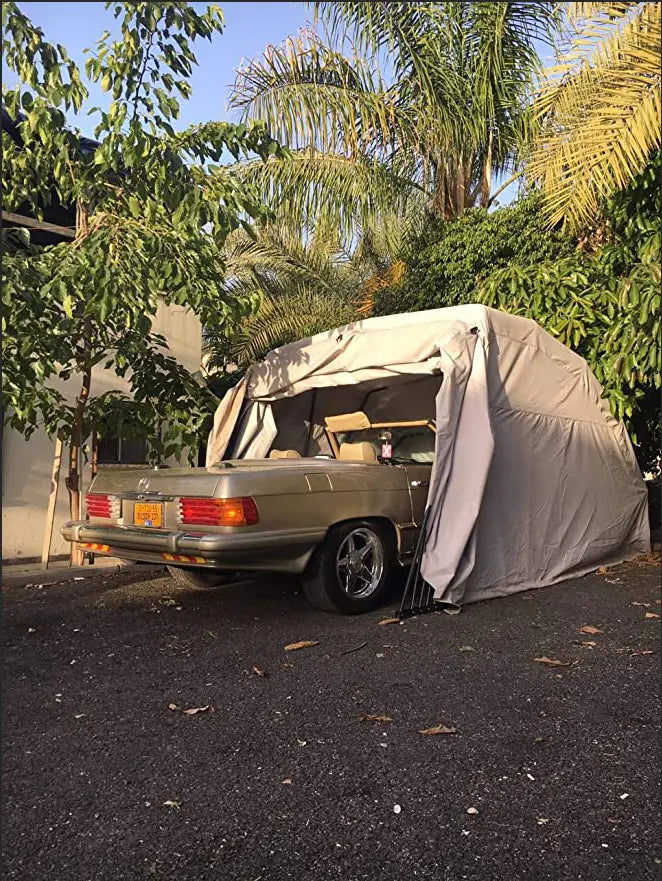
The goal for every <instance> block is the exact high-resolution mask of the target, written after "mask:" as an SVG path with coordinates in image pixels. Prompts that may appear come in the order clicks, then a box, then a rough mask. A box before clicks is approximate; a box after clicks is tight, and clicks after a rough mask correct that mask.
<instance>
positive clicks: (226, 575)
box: [168, 566, 237, 587]
mask: <svg viewBox="0 0 662 881" xmlns="http://www.w3.org/2000/svg"><path fill="white" fill-rule="evenodd" d="M168 572H169V573H170V574H171V575H172V577H173V578H174V580H175V581H176V582H177V584H179V585H180V586H181V587H221V586H222V585H224V584H228V583H229V582H230V581H232V580H233V579H234V578H236V574H237V573H236V572H219V571H218V570H215V569H181V568H180V567H179V566H168Z"/></svg>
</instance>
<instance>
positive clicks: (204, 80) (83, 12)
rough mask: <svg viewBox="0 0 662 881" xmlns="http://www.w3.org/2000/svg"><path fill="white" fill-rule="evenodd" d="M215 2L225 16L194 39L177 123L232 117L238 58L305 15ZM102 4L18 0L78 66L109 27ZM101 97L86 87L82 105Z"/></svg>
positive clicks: (81, 121) (291, 8) (298, 6)
mask: <svg viewBox="0 0 662 881" xmlns="http://www.w3.org/2000/svg"><path fill="white" fill-rule="evenodd" d="M193 5H194V6H195V7H197V8H198V9H199V10H200V11H202V10H203V9H204V8H205V7H206V6H207V4H206V3H194V4H193ZM218 5H219V6H220V7H221V9H222V10H223V14H224V16H225V30H224V32H223V35H222V36H217V37H215V38H214V40H213V41H212V43H209V42H208V41H207V40H200V41H198V42H196V44H195V54H196V56H197V58H198V63H199V66H198V68H197V69H196V71H195V72H194V74H193V77H192V79H191V85H192V86H193V96H192V98H191V100H190V101H187V102H182V103H181V114H180V118H179V120H178V123H177V127H178V128H179V127H182V128H185V127H186V126H188V125H191V124H193V123H196V122H206V121H208V120H211V119H213V120H220V119H226V120H232V119H234V118H236V117H235V116H234V115H233V114H231V113H229V112H228V110H227V107H226V104H227V98H228V94H229V86H230V85H231V84H232V82H233V81H234V71H235V70H236V68H237V67H239V65H240V63H241V60H242V58H252V57H253V56H254V55H257V54H258V53H259V52H261V51H262V50H263V49H264V48H265V46H266V45H267V44H268V43H276V44H277V43H280V42H281V41H282V40H284V39H285V38H286V37H287V36H289V35H290V34H292V33H295V32H296V31H297V30H298V29H299V28H300V27H302V26H303V25H304V24H305V23H306V21H308V20H310V17H311V12H310V11H309V10H308V8H307V7H306V6H305V5H304V4H303V3H250V2H248V3H226V2H223V0H220V2H219V3H218ZM104 6H105V4H104V3H103V2H85V3H68V2H65V3H62V2H40V3H20V2H19V8H20V9H21V11H22V12H23V13H24V14H25V15H27V16H29V18H31V19H32V21H33V23H34V24H36V25H39V26H40V27H41V28H42V29H43V31H44V34H45V36H46V39H48V40H50V41H51V42H55V43H61V44H62V45H63V46H65V47H66V49H67V52H68V53H69V55H70V56H71V57H72V58H73V59H74V61H76V63H77V64H79V65H80V66H81V67H82V66H83V64H84V63H85V55H84V54H83V50H84V49H85V48H88V47H91V46H92V45H93V44H94V42H95V41H96V40H97V39H98V38H99V37H100V36H101V34H102V33H103V31H104V30H109V31H111V33H113V32H114V25H115V20H114V18H113V14H112V10H106V9H105V8H104ZM3 81H4V82H5V83H7V84H10V83H11V79H9V78H8V77H5V76H3ZM107 102H108V97H107V96H106V95H104V93H103V92H102V91H101V89H99V88H94V87H93V89H91V90H90V100H89V103H88V107H94V106H98V105H103V104H104V103H107ZM72 121H74V119H73V118H72ZM75 123H76V125H78V127H79V128H80V129H81V131H82V133H83V134H84V135H88V136H91V135H92V130H93V128H94V117H87V116H86V115H85V114H82V115H79V116H78V117H76V118H75Z"/></svg>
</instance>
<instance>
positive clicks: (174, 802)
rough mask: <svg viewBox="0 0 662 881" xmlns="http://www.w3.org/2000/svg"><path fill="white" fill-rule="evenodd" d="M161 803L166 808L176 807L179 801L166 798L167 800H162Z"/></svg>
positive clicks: (179, 803)
mask: <svg viewBox="0 0 662 881" xmlns="http://www.w3.org/2000/svg"><path fill="white" fill-rule="evenodd" d="M163 804H164V805H165V806H166V807H168V808H178V807H179V806H180V805H181V802H180V801H173V800H172V799H168V801H164V802H163Z"/></svg>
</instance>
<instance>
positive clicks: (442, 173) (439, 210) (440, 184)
mask: <svg viewBox="0 0 662 881" xmlns="http://www.w3.org/2000/svg"><path fill="white" fill-rule="evenodd" d="M432 211H433V213H434V214H435V215H436V216H437V217H443V218H444V219H445V220H447V219H448V218H447V217H446V215H447V213H448V210H447V208H446V169H445V168H444V167H443V166H442V165H441V164H439V165H437V174H436V180H435V187H434V196H433V198H432Z"/></svg>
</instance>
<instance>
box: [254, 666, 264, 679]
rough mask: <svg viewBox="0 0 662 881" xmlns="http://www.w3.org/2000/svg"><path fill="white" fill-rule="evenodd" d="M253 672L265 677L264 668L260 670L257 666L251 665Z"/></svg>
mask: <svg viewBox="0 0 662 881" xmlns="http://www.w3.org/2000/svg"><path fill="white" fill-rule="evenodd" d="M253 673H255V675H256V676H261V677H262V678H263V679H266V678H267V672H266V670H261V669H260V668H259V667H253Z"/></svg>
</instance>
